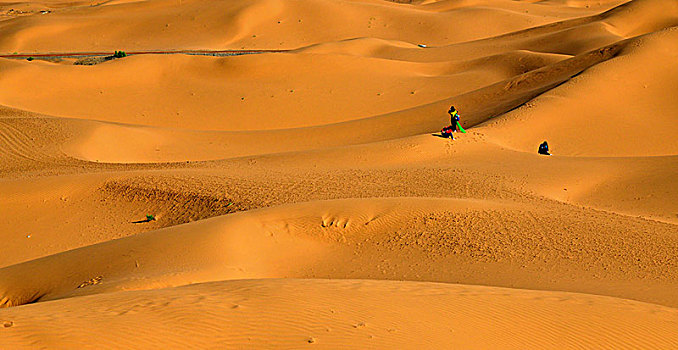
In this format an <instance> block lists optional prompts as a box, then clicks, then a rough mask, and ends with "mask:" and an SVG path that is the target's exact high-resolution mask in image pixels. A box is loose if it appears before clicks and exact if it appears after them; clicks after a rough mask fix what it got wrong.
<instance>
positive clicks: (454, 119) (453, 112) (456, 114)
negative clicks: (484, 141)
mask: <svg viewBox="0 0 678 350" xmlns="http://www.w3.org/2000/svg"><path fill="white" fill-rule="evenodd" d="M447 113H448V114H449V115H450V124H452V131H454V132H457V122H458V121H459V112H457V110H456V109H455V108H454V106H450V110H449V111H447Z"/></svg>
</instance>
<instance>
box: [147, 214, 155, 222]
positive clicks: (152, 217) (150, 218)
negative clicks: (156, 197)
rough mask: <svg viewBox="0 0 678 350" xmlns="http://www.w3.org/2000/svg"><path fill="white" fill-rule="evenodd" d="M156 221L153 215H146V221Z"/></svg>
mask: <svg viewBox="0 0 678 350" xmlns="http://www.w3.org/2000/svg"><path fill="white" fill-rule="evenodd" d="M153 220H155V216H153V215H146V221H153Z"/></svg>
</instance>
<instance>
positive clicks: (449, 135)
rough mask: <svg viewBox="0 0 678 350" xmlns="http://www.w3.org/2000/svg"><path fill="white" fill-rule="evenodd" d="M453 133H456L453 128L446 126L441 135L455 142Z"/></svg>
mask: <svg viewBox="0 0 678 350" xmlns="http://www.w3.org/2000/svg"><path fill="white" fill-rule="evenodd" d="M452 132H454V129H453V126H446V127H444V128H443V130H440V134H441V135H442V136H443V137H447V138H450V139H452V140H454V136H453V135H452Z"/></svg>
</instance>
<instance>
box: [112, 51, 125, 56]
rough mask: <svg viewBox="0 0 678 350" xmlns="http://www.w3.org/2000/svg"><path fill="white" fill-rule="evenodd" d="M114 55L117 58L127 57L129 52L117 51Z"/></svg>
mask: <svg viewBox="0 0 678 350" xmlns="http://www.w3.org/2000/svg"><path fill="white" fill-rule="evenodd" d="M113 57H115V58H123V57H127V54H126V53H125V51H116V52H115V53H114V54H113Z"/></svg>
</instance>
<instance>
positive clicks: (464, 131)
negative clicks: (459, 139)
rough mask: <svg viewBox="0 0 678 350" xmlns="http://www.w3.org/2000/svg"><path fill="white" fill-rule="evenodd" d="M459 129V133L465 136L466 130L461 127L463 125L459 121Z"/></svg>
mask: <svg viewBox="0 0 678 350" xmlns="http://www.w3.org/2000/svg"><path fill="white" fill-rule="evenodd" d="M457 127H458V128H459V131H461V132H462V133H464V134H465V133H466V130H464V128H462V127H461V124H459V122H458V121H457Z"/></svg>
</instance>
